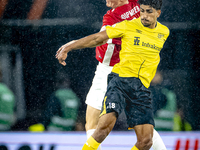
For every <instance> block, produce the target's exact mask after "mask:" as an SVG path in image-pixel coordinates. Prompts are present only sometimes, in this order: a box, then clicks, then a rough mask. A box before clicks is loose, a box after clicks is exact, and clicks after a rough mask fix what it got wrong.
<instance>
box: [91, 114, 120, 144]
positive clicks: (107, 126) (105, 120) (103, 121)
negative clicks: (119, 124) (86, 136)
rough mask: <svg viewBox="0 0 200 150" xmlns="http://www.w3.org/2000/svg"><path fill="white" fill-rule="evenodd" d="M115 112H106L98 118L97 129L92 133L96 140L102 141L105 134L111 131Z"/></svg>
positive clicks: (115, 118)
mask: <svg viewBox="0 0 200 150" xmlns="http://www.w3.org/2000/svg"><path fill="white" fill-rule="evenodd" d="M116 115H117V114H116V113H115V112H111V113H107V114H104V115H102V116H101V117H100V118H99V122H98V126H97V129H96V130H95V133H94V134H93V135H92V136H93V137H94V138H95V139H96V140H97V141H98V142H100V143H101V142H102V141H103V140H104V139H105V138H106V137H107V135H108V134H109V133H110V132H111V131H112V129H113V127H114V125H115V123H116V120H117V117H116Z"/></svg>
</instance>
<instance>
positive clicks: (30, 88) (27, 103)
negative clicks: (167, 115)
mask: <svg viewBox="0 0 200 150" xmlns="http://www.w3.org/2000/svg"><path fill="white" fill-rule="evenodd" d="M199 9H200V1H199V0H176V1H174V0H163V8H162V14H161V17H160V18H159V19H158V20H159V22H161V23H163V24H165V25H167V26H168V27H169V29H170V32H171V33H170V36H169V38H168V40H167V42H166V44H165V46H164V49H163V50H162V51H161V63H160V66H159V68H160V69H161V70H163V71H164V72H165V75H167V76H168V78H169V80H170V81H171V84H172V86H173V87H174V90H175V92H176V94H177V104H178V107H179V108H180V107H181V108H183V110H184V112H185V117H186V119H187V120H188V121H189V123H190V124H191V125H192V128H193V130H194V131H197V130H200V94H199V93H200V82H199V81H200V75H199V74H200V65H199V62H200V19H199V16H200V11H199ZM107 10H108V8H106V6H105V0H59V1H58V0H1V1H0V54H1V55H0V64H1V69H2V71H3V81H4V82H5V83H6V84H7V85H8V86H9V87H10V88H11V89H12V90H13V91H14V93H15V95H16V97H17V107H16V110H17V123H18V125H17V126H15V128H13V130H16V131H26V129H27V127H28V126H29V125H30V124H32V123H34V122H36V121H37V118H38V117H39V115H40V112H41V109H42V107H43V104H44V102H45V101H46V100H47V97H49V95H50V94H51V93H52V92H53V91H54V87H55V78H56V72H58V71H63V70H64V71H65V72H66V73H67V74H68V75H69V77H70V80H71V83H73V84H72V85H71V86H72V89H73V90H74V91H75V92H76V94H77V95H78V96H79V98H80V99H81V103H82V105H81V106H80V108H79V120H81V121H83V122H84V120H85V118H84V117H85V116H84V115H85V104H84V101H85V97H86V94H87V92H88V90H89V88H90V85H91V82H92V78H93V76H94V71H95V69H96V65H97V61H96V59H95V51H94V50H91V49H86V50H85V51H74V52H71V53H70V55H69V57H68V59H67V64H68V65H67V66H66V67H62V66H61V65H60V64H59V63H58V61H57V60H56V58H55V53H56V51H57V50H58V48H59V47H60V46H61V45H63V44H64V43H66V42H67V41H70V40H73V39H78V38H81V37H83V36H86V35H88V34H92V33H95V32H98V31H99V29H100V27H101V21H102V16H103V15H104V14H105V13H106V11H107ZM71 56H72V57H71ZM75 56H76V57H75Z"/></svg>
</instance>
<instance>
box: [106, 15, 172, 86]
mask: <svg viewBox="0 0 200 150" xmlns="http://www.w3.org/2000/svg"><path fill="white" fill-rule="evenodd" d="M106 32H107V35H108V37H109V38H110V39H113V38H117V37H121V39H122V49H121V51H120V62H119V63H118V64H116V65H115V66H114V67H113V70H112V72H114V73H117V74H119V76H120V77H137V78H139V79H140V80H141V82H142V83H143V85H144V86H145V87H146V88H148V87H149V86H150V82H151V80H152V79H153V77H154V76H155V73H156V70H157V66H158V64H159V62H160V55H159V53H160V51H161V49H162V48H163V45H164V43H165V41H166V39H167V37H168V36H169V29H168V28H167V27H166V26H164V25H162V24H161V23H159V22H157V26H156V27H155V28H154V29H150V28H148V27H144V26H143V24H142V23H141V21H140V18H137V19H134V20H131V21H127V20H125V21H123V22H120V23H117V24H115V25H113V26H107V27H106Z"/></svg>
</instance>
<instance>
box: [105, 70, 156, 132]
mask: <svg viewBox="0 0 200 150" xmlns="http://www.w3.org/2000/svg"><path fill="white" fill-rule="evenodd" d="M150 94H151V93H150V91H149V90H148V89H147V88H146V87H145V86H144V85H143V84H142V83H141V81H140V79H138V78H135V77H119V76H118V74H115V73H110V74H109V75H108V87H107V92H106V94H105V97H104V101H103V105H102V110H101V115H103V114H106V113H110V112H116V114H117V116H119V114H120V113H121V112H122V110H124V111H125V114H126V117H127V124H128V125H129V127H130V128H133V127H134V126H136V125H141V124H152V125H153V126H154V119H153V110H152V104H151V98H150Z"/></svg>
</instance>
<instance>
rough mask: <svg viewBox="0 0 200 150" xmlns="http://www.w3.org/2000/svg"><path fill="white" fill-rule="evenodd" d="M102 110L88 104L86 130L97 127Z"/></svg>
mask: <svg viewBox="0 0 200 150" xmlns="http://www.w3.org/2000/svg"><path fill="white" fill-rule="evenodd" d="M100 112H101V111H100V110H98V109H96V108H94V107H91V106H89V105H87V109H86V130H89V129H95V128H96V126H97V124H98V121H99V115H100Z"/></svg>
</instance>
